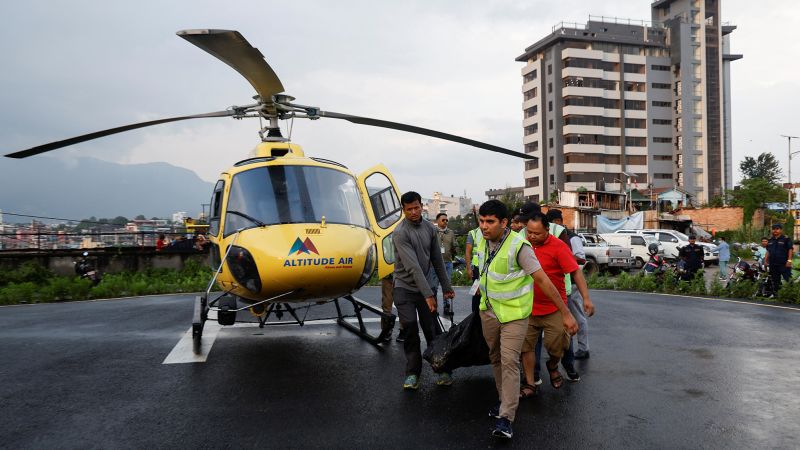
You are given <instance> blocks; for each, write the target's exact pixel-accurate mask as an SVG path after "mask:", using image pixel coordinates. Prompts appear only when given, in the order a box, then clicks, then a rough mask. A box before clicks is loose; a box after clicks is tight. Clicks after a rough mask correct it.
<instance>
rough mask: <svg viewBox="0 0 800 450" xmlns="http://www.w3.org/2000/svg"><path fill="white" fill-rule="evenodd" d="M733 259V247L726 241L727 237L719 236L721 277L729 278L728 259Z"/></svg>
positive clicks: (722, 278)
mask: <svg viewBox="0 0 800 450" xmlns="http://www.w3.org/2000/svg"><path fill="white" fill-rule="evenodd" d="M730 259H731V248H730V247H729V246H728V243H727V242H725V238H724V237H721V238H719V278H720V279H721V280H725V279H727V278H728V261H730Z"/></svg>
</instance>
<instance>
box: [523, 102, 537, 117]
mask: <svg viewBox="0 0 800 450" xmlns="http://www.w3.org/2000/svg"><path fill="white" fill-rule="evenodd" d="M538 112H539V105H533V106H531V107H530V108H528V109H526V110H525V118H526V119H527V118H528V117H533V116H535V115H536V114H537V113H538Z"/></svg>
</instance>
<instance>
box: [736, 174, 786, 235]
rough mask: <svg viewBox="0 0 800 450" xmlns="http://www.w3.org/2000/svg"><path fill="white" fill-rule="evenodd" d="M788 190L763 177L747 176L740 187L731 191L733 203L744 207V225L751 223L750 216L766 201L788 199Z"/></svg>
mask: <svg viewBox="0 0 800 450" xmlns="http://www.w3.org/2000/svg"><path fill="white" fill-rule="evenodd" d="M786 195H787V194H786V190H784V189H783V188H782V187H780V186H778V185H776V184H774V183H771V182H770V181H769V180H766V179H764V178H761V177H756V178H747V179H745V180H743V181H742V184H741V186H739V189H734V190H733V191H730V196H731V204H732V205H733V206H741V207H742V208H743V209H744V225H745V226H747V225H749V223H750V218H752V217H753V213H754V212H755V211H756V209H758V208H761V206H762V205H763V204H764V203H768V202H780V201H783V200H786Z"/></svg>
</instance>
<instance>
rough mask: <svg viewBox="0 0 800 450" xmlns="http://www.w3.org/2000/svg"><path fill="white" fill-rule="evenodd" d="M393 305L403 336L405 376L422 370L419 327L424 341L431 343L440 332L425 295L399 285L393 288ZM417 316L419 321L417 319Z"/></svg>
mask: <svg viewBox="0 0 800 450" xmlns="http://www.w3.org/2000/svg"><path fill="white" fill-rule="evenodd" d="M393 296H394V306H395V308H397V315H398V316H399V317H400V328H402V330H403V331H402V333H403V335H404V337H405V341H404V342H403V350H404V351H405V353H406V376H408V375H417V376H419V374H420V373H421V372H422V350H421V349H420V340H419V329H420V328H422V334H424V335H425V343H426V344H427V345H430V344H431V341H432V340H433V338H434V337H436V336H437V335H439V334H441V333H442V328H441V327H440V326H439V321H438V320H437V319H436V315H435V314H434V313H432V312H431V310H430V309H428V303H426V302H425V297H423V296H422V294H420V293H419V292H412V291H409V290H408V289H403V288H400V287H395V288H394V295H393ZM417 317H419V321H417Z"/></svg>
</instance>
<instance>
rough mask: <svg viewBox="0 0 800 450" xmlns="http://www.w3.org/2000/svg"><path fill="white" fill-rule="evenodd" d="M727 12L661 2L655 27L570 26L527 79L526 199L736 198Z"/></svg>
mask: <svg viewBox="0 0 800 450" xmlns="http://www.w3.org/2000/svg"><path fill="white" fill-rule="evenodd" d="M719 13H720V5H719V0H659V1H656V2H654V3H652V18H653V21H652V22H643V21H631V20H625V21H620V20H618V19H615V20H614V21H608V20H604V19H602V18H601V19H600V20H593V18H592V17H591V16H590V20H589V21H588V22H587V23H586V24H581V25H578V24H566V23H560V24H558V25H556V26H554V27H553V30H552V33H551V34H550V35H548V36H546V37H544V38H543V39H541V40H540V41H538V42H536V43H535V44H533V45H532V46H530V47H528V48H526V49H525V53H524V54H522V55H521V56H519V57H518V58H517V61H521V62H525V63H526V65H525V67H524V68H523V69H522V78H523V84H522V92H523V116H524V118H523V131H524V137H523V144H524V148H525V152H526V153H529V154H532V155H534V156H537V157H539V158H538V160H533V161H526V163H525V172H524V177H525V196H526V197H528V198H530V199H532V200H546V199H548V198H549V197H550V196H551V194H552V193H553V192H555V191H562V190H566V191H576V190H581V189H587V190H598V191H617V190H625V189H628V188H630V187H633V186H638V187H642V188H644V187H648V186H649V187H654V188H659V187H673V186H676V187H681V188H682V189H684V190H686V191H687V192H689V193H690V194H691V195H693V196H694V198H695V199H697V200H699V201H700V202H708V201H709V200H710V199H711V198H713V197H714V196H717V195H720V194H721V193H722V192H723V189H730V188H731V187H732V179H731V169H732V163H731V145H730V89H729V85H730V82H729V81H730V69H729V63H730V61H732V60H735V59H738V58H741V55H729V54H727V52H728V46H729V41H728V39H729V36H728V35H729V34H730V32H731V31H733V30H734V29H735V27H733V26H727V25H726V26H723V25H721V24H720V22H719V16H720V15H719Z"/></svg>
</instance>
